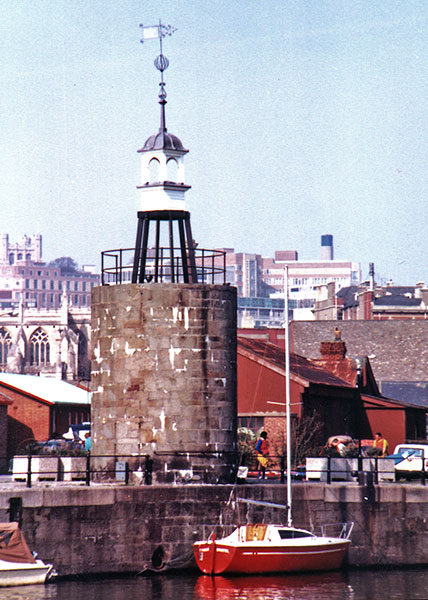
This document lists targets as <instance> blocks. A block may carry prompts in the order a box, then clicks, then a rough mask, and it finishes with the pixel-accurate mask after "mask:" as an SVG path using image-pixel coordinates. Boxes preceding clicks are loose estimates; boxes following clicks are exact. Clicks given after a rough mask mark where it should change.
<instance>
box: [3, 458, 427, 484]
mask: <svg viewBox="0 0 428 600" xmlns="http://www.w3.org/2000/svg"><path fill="white" fill-rule="evenodd" d="M195 456H199V457H201V458H203V459H204V460H206V459H208V458H209V457H214V456H215V458H216V460H217V467H218V466H219V465H220V466H221V464H224V467H225V468H228V469H229V471H230V473H235V474H236V475H237V477H238V478H239V472H238V467H239V465H240V461H239V458H237V456H236V454H235V453H228V452H184V451H183V452H159V453H155V454H154V455H152V456H150V455H145V454H141V455H132V456H129V455H126V456H125V455H123V456H120V455H114V456H112V455H94V454H88V455H86V456H57V455H49V454H44V455H38V454H34V455H21V456H15V457H14V458H13V459H12V461H11V469H10V471H11V474H12V480H13V481H23V482H25V483H26V485H27V487H31V486H32V484H33V483H34V482H36V481H43V480H55V481H81V482H82V481H84V482H85V484H86V485H88V486H89V485H90V483H91V481H102V480H103V479H104V480H107V479H108V480H114V481H115V482H117V483H123V484H124V485H129V484H130V483H139V484H141V485H151V484H152V481H153V463H154V460H157V459H158V460H159V459H161V460H162V463H163V465H164V466H165V465H166V467H167V470H168V473H170V474H171V477H172V482H173V483H196V482H200V483H204V473H205V472H206V471H207V465H200V466H199V467H196V466H195V465H192V463H193V462H195V461H191V460H189V459H190V458H191V457H195ZM177 457H187V460H188V464H189V466H188V467H187V468H186V467H183V468H181V467H176V466H174V464H175V463H176V461H177ZM219 458H220V462H218V459H219ZM270 458H271V459H272V461H274V462H275V466H274V467H272V468H271V469H267V472H268V473H267V474H269V475H271V474H275V478H276V479H277V480H279V482H280V483H285V481H286V480H287V472H286V468H285V457H284V456H281V455H280V456H278V455H276V456H271V457H270ZM222 459H223V460H224V463H222ZM0 460H2V461H3V462H4V463H6V459H5V458H4V459H1V457H0ZM100 463H102V466H99V465H100ZM234 465H235V466H234ZM424 467H425V465H424V461H422V470H420V471H413V472H412V473H410V474H407V475H401V476H404V477H406V478H407V479H410V478H412V479H414V480H420V482H421V484H422V485H425V484H426V477H427V476H428V471H426V470H425V468H424ZM215 468H216V467H214V469H215ZM291 477H292V478H295V479H306V480H307V481H311V480H312V481H322V482H325V483H327V484H331V483H332V482H333V481H354V482H355V481H357V482H358V483H359V484H360V485H366V486H367V485H368V486H370V485H377V484H378V483H379V482H381V481H395V480H398V479H399V478H400V472H399V471H397V470H396V469H395V464H394V459H391V458H380V457H370V458H368V457H356V458H342V457H341V458H339V457H337V458H336V457H317V458H307V459H306V469H303V471H295V470H292V472H291ZM238 480H239V479H238Z"/></svg>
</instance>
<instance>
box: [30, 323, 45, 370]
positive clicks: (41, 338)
mask: <svg viewBox="0 0 428 600" xmlns="http://www.w3.org/2000/svg"><path fill="white" fill-rule="evenodd" d="M49 362H50V346H49V341H48V336H47V334H46V332H45V331H43V329H41V328H40V327H39V328H38V329H36V331H35V332H34V333H33V335H32V336H31V338H30V364H32V365H48V364H49Z"/></svg>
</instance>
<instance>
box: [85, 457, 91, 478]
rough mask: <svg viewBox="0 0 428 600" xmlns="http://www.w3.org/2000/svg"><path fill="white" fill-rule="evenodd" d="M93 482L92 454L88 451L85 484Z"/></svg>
mask: <svg viewBox="0 0 428 600" xmlns="http://www.w3.org/2000/svg"><path fill="white" fill-rule="evenodd" d="M90 483H91V455H90V454H89V453H88V454H87V455H86V479H85V484H86V485H90Z"/></svg>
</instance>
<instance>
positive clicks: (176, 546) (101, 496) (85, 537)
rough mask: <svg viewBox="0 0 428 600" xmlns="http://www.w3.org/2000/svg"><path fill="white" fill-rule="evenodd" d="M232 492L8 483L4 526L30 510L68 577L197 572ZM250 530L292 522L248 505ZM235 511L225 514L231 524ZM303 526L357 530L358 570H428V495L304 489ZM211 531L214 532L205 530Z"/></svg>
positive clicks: (248, 488) (0, 502)
mask: <svg viewBox="0 0 428 600" xmlns="http://www.w3.org/2000/svg"><path fill="white" fill-rule="evenodd" d="M235 489H236V491H237V492H238V494H239V496H240V497H242V498H248V499H252V500H261V501H265V502H272V503H279V504H284V503H285V499H286V486H285V485H282V484H278V483H264V484H263V485H258V484H244V485H239V486H237V487H236V488H235ZM232 491H233V486H230V485H199V484H198V485H197V484H187V485H177V486H174V485H156V486H155V485H153V486H132V485H130V486H125V485H119V484H117V483H114V484H97V483H91V485H90V486H89V487H88V486H85V485H83V484H82V483H81V482H79V483H77V482H75V483H69V482H61V483H58V482H49V483H44V482H40V483H37V484H34V485H33V487H32V488H27V487H26V486H25V484H20V483H16V482H14V483H13V482H4V481H3V482H1V483H0V519H1V520H2V521H9V515H10V510H11V509H12V512H13V511H14V510H15V511H16V508H17V507H19V506H20V505H22V508H21V511H20V516H21V522H22V529H23V531H24V534H25V536H26V539H27V541H28V543H29V546H30V548H31V549H32V550H36V551H37V552H38V554H39V557H40V558H41V559H43V560H44V561H47V562H52V563H53V564H54V565H55V568H56V570H57V571H58V573H59V575H61V576H69V575H86V574H96V573H126V572H139V571H142V570H144V569H145V568H147V567H148V568H153V567H162V566H164V565H165V566H169V567H177V568H185V567H194V568H196V567H195V563H194V562H193V559H192V552H191V551H192V542H193V541H195V540H196V539H200V538H201V537H202V535H203V533H205V535H206V534H207V533H208V532H209V530H210V527H209V526H210V525H213V524H217V523H218V522H219V515H220V512H221V511H222V509H224V507H225V504H226V502H227V500H228V499H229V497H230V494H231V492H232ZM240 507H241V509H240V510H241V514H240V518H241V521H242V522H245V521H246V520H247V519H248V520H252V521H256V522H261V521H262V520H265V521H268V520H271V521H272V522H276V523H278V522H283V519H282V516H283V514H282V511H279V510H278V509H274V508H270V507H268V508H267V507H262V506H254V505H247V504H240ZM230 511H231V509H227V510H225V511H224V518H225V521H226V522H227V521H228V520H229V521H231V520H232V514H231V512H230ZM293 520H294V524H295V525H298V526H303V527H307V528H310V527H311V526H313V527H315V529H317V527H318V526H320V525H321V524H323V523H324V524H325V523H332V524H337V523H339V522H343V521H353V522H354V523H355V525H354V530H353V534H352V544H351V547H350V551H349V555H348V564H349V565H350V566H351V567H357V566H359V567H361V566H364V567H372V566H380V565H397V566H403V565H422V564H428V544H427V540H428V487H425V486H422V485H421V484H417V483H413V484H407V483H406V484H404V483H400V484H395V483H389V484H388V483H385V484H380V485H376V486H374V488H366V487H364V486H360V485H358V484H357V483H336V482H335V483H333V484H330V485H328V484H324V483H311V482H302V483H297V484H296V485H295V486H294V489H293ZM204 529H205V532H204V531H203V530H204Z"/></svg>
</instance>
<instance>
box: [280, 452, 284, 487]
mask: <svg viewBox="0 0 428 600" xmlns="http://www.w3.org/2000/svg"><path fill="white" fill-rule="evenodd" d="M280 465H281V466H280V469H281V483H284V482H285V457H284V455H283V454H282V455H281V462H280Z"/></svg>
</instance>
